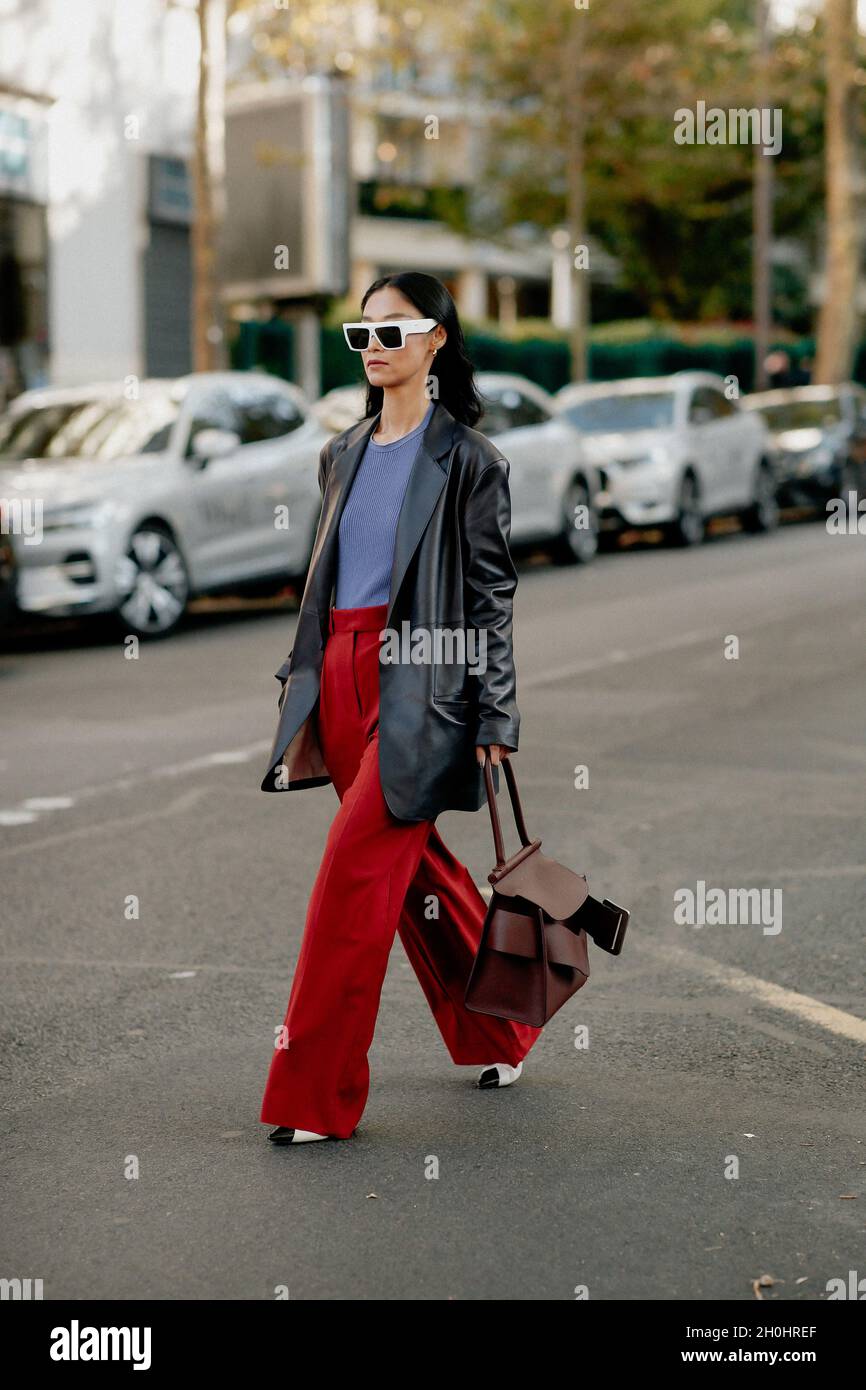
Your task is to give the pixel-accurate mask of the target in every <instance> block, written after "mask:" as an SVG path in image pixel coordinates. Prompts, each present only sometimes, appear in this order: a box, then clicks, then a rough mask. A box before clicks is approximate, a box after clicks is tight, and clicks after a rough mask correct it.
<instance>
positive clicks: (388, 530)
mask: <svg viewBox="0 0 866 1390" xmlns="http://www.w3.org/2000/svg"><path fill="white" fill-rule="evenodd" d="M433 405H434V402H433V401H431V402H430V404H429V405H428V407H427V412H426V414H425V416H424V419H423V420H422V421H421V423H420V425H416V426H415V428H414V430H410V431H409V433H408V434H404V435H403V437H402V438H401V439H394V440H392V441H391V442H390V444H376V443H375V442H374V441H373V439H372V438H370V439H368V441H367V447H366V449H365V450H364V456H363V458H362V459H361V462H360V463H359V464H358V470H357V472H356V474H355V477H354V480H353V482H352V488H351V491H350V492H349V496H348V497H347V498H346V505H345V506H344V508H343V514H342V516H341V517H340V530H339V533H338V536H339V540H338V548H337V594H336V599H335V606H336V607H337V608H371V607H374V606H375V605H376V604H380V603H387V602H388V597H389V595H390V592H391V568H392V566H393V563H394V542H395V540H396V536H397V521H398V518H399V516H400V508H401V506H402V505H403V498H404V496H405V494H406V488H407V486H408V483H409V474H410V473H411V472H412V465H413V463H414V462H415V457H416V455H417V453H418V448H419V446H420V444H421V436H422V435H423V433H424V431H425V429H426V428H427V423H428V421H429V419H430V416H431V415H432V414H433Z"/></svg>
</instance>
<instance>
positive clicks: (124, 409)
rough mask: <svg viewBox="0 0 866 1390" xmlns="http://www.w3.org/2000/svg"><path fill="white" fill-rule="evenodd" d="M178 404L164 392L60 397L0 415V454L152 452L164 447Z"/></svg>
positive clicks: (104, 456)
mask: <svg viewBox="0 0 866 1390" xmlns="http://www.w3.org/2000/svg"><path fill="white" fill-rule="evenodd" d="M178 408H179V407H178V404H177V402H176V401H173V400H172V399H171V397H170V396H169V395H167V394H165V393H163V392H152V393H151V392H148V394H147V395H146V396H143V397H142V398H140V399H139V400H135V401H134V400H129V401H128V400H117V399H112V400H96V401H92V400H90V401H63V402H58V403H57V404H55V405H39V406H34V407H33V408H32V409H30V410H23V411H14V412H13V411H10V412H8V413H7V414H6V415H4V416H3V417H2V418H0V457H3V458H7V459H63V458H81V459H85V458H86V459H98V460H100V461H101V462H104V463H112V462H113V461H114V460H115V459H119V458H124V457H126V456H127V455H129V454H153V453H156V452H158V451H159V450H160V449H165V448H166V447H167V445H168V439H169V435H170V434H171V428H172V425H173V424H174V422H175V420H176V419H177V413H178Z"/></svg>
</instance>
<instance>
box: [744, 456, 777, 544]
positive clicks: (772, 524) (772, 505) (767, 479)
mask: <svg viewBox="0 0 866 1390" xmlns="http://www.w3.org/2000/svg"><path fill="white" fill-rule="evenodd" d="M742 522H743V526H744V527H745V529H746V530H747V531H754V532H759V531H765V532H766V531H775V529H776V527H777V526H778V524H779V499H778V496H777V492H776V480H775V478H774V477H773V470H772V469H771V468H770V466H769V464H767V463H762V464H760V466H759V468H758V474H757V477H756V479H755V495H754V497H753V498H752V501H751V503H750V505H749V506H748V507H747V508H746V510H745V511H744V512H743V513H742Z"/></svg>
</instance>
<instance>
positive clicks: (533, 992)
mask: <svg viewBox="0 0 866 1390" xmlns="http://www.w3.org/2000/svg"><path fill="white" fill-rule="evenodd" d="M501 767H502V770H503V771H504V773H505V781H506V783H507V785H508V793H509V796H510V797H511V806H512V809H513V811H514V819H515V822H516V824H517V833H518V835H519V836H520V844H521V848H520V849H519V850H518V851H517V853H516V854H513V855H512V856H511V858H510V859H506V858H505V849H504V845H503V840H502V827H501V825H500V823H499V812H498V810H497V806H496V793H495V791H494V789H493V774H492V772H491V763H490V757H489V755H488V756H487V757H486V758H485V760H484V784H485V787H486V790H487V805H488V807H489V809H490V823H491V825H492V827H493V844H494V848H495V852H496V867H495V868H494V869H493V870H492V871H491V873H489V874H488V876H487V877H488V879H489V881H490V883H491V884H492V886H493V896H492V897H491V899H490V905H489V907H488V909H487V915H486V917H485V919H484V926H483V929H482V933H481V941H480V944H479V947H478V953H477V955H476V957H475V962H474V964H473V966H472V971H471V973H470V975H469V980H468V982H467V985H466V993H465V996H464V1003H465V1004H466V1007H467V1009H472V1010H473V1011H474V1012H475V1013H481V1014H492V1015H493V1016H494V1017H495V1018H510V1019H513V1020H514V1021H515V1022H516V1023H528V1024H530V1025H531V1026H532V1027H535V1028H540V1027H542V1026H543V1025H544V1024H545V1023H547V1022H548V1021H549V1020H550V1019H551V1018H552V1017H553V1015H554V1014H555V1013H556V1012H557V1010H558V1009H561V1008H562V1006H563V1004H564V1003H565V1002H566V1000H567V999H570V998H571V996H572V995H573V994H575V993H576V992H577V990H579V989H580V988H581V987H582V986H583V985H585V984H586V982H587V980H588V979H589V955H588V948H587V937H588V936H590V937H592V939H593V941H594V942H595V944H596V945H597V946H600V947H601V948H602V950H605V951H609V952H610V954H611V955H614V956H618V955H619V953H620V951H621V950H622V945H623V939H624V937H625V931H626V927H627V926H628V919H629V914H628V912H627V911H626V909H625V908H624V907H618V906H617V905H616V903H612V902H610V900H609V899H607V898H605V899H604V900H603V901H602V902H598V901H597V899H595V898H593V897H590V893H589V888H588V887H587V882H586V875H585V874H576V873H573V872H572V870H571V869H566V868H565V866H564V865H563V864H557V862H556V860H555V859H550V858H548V856H547V855H546V854H542V853H541V841H540V840H530V838H529V836H528V835H527V833H526V823H525V821H524V819H523V809H522V807H521V805H520V797H519V795H518V792H517V783H516V781H515V778H514V769H513V768H512V766H511V761H510V759H509V758H503V760H502V763H501Z"/></svg>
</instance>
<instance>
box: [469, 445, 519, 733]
mask: <svg viewBox="0 0 866 1390" xmlns="http://www.w3.org/2000/svg"><path fill="white" fill-rule="evenodd" d="M508 472H509V465H508V462H507V460H506V459H504V458H499V459H495V460H494V461H493V462H492V463H489V464H487V465H486V466H485V468H484V469H483V471H482V472H481V474H480V476H479V477H478V478H477V479H476V481H475V483H474V484H473V486H472V490H471V491H470V493H469V495H468V497H467V499H466V502H465V505H464V511H463V523H464V537H465V543H466V561H465V564H464V570H463V583H464V594H465V604H466V622H467V624H468V625H469V626H471V627H474V628H475V629H476V631H477V632H478V635H479V641H483V642H484V643H485V644H486V651H485V659H486V669H485V670H484V673H483V674H481V675H479V677H478V681H479V697H478V729H477V732H476V736H475V742H476V744H480V745H483V746H489V745H490V744H491V743H501V744H502V746H503V747H504V748H509V749H511V751H512V752H514V751H516V749H517V741H518V733H519V730H520V714H519V712H518V709H517V698H516V678H515V672H514V652H513V647H512V604H513V599H514V591H515V589H516V588H517V571H516V569H515V568H514V564H513V562H512V559H511V552H510V551H509V548H508V542H509V539H510V536H511V495H510V493H509V490H508ZM482 634H484V635H483V636H482ZM482 650H484V649H483V648H482Z"/></svg>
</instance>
